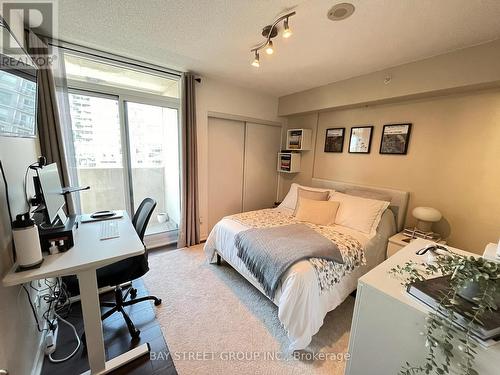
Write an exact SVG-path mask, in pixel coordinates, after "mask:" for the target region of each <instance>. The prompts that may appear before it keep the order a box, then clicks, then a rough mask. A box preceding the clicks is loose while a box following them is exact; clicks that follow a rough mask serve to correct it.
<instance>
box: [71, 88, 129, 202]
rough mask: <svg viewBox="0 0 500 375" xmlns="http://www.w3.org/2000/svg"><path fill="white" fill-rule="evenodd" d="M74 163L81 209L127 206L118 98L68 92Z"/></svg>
mask: <svg viewBox="0 0 500 375" xmlns="http://www.w3.org/2000/svg"><path fill="white" fill-rule="evenodd" d="M69 104H70V113H71V123H72V133H73V145H74V147H73V148H74V150H75V156H74V160H75V164H76V165H75V166H76V172H77V176H78V184H79V185H80V186H87V185H88V186H91V189H90V190H88V191H85V192H84V193H82V194H80V206H81V207H80V209H81V211H82V212H95V211H99V210H104V209H107V210H123V209H126V208H127V202H128V198H127V194H126V185H125V184H124V183H125V182H126V171H125V163H124V154H123V152H122V129H121V125H120V111H119V101H118V98H116V97H112V96H104V95H97V94H89V93H77V92H72V93H70V94H69Z"/></svg>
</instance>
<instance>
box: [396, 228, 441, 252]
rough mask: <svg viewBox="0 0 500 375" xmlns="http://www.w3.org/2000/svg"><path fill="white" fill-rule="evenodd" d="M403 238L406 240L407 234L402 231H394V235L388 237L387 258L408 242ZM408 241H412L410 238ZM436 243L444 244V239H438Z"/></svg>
mask: <svg viewBox="0 0 500 375" xmlns="http://www.w3.org/2000/svg"><path fill="white" fill-rule="evenodd" d="M405 239H406V240H407V239H408V236H405V235H404V234H403V232H399V233H396V234H395V235H394V236H392V237H391V238H389V242H388V243H387V258H389V257H391V256H393V255H394V254H396V253H397V252H398V251H399V250H401V249H402V248H403V247H405V246H406V245H408V244H409V242H408V241H404V240H405ZM410 242H413V240H411V241H410ZM438 244H440V245H446V241H445V240H440V241H438Z"/></svg>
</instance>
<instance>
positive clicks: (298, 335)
mask: <svg viewBox="0 0 500 375" xmlns="http://www.w3.org/2000/svg"><path fill="white" fill-rule="evenodd" d="M276 210H280V211H284V212H285V213H290V212H291V210H288V209H286V208H276ZM247 229H249V227H247V226H245V225H243V224H241V223H239V222H236V221H234V220H231V218H230V217H227V218H224V219H222V220H221V221H219V222H218V223H217V224H216V225H215V226H214V228H213V229H212V231H211V233H210V235H209V236H208V239H207V241H206V244H205V248H204V251H205V255H206V257H207V260H208V261H209V262H215V259H216V253H219V254H220V255H221V256H222V257H223V258H224V260H225V261H227V262H228V263H229V264H230V265H231V266H232V267H233V268H234V269H236V270H237V271H238V272H239V273H240V274H241V275H242V276H243V277H245V278H246V279H247V280H248V281H249V282H250V283H252V284H253V285H254V286H255V287H256V288H257V289H259V290H260V291H261V292H262V293H263V294H264V292H263V289H262V287H261V286H260V284H259V282H258V281H257V280H256V279H255V278H254V277H253V275H252V274H251V273H250V272H249V271H248V269H247V268H246V266H245V264H244V263H243V262H242V261H241V259H240V258H238V256H237V249H236V247H235V245H234V239H235V236H236V234H237V233H238V232H241V231H244V230H247ZM335 229H336V230H337V231H339V232H342V233H345V234H348V235H351V236H353V237H354V238H356V239H357V240H358V241H359V242H360V244H361V245H362V246H363V250H364V254H365V258H366V264H365V265H363V266H360V267H358V268H356V269H355V270H354V271H353V272H351V273H350V274H348V275H346V276H344V277H343V278H342V280H341V281H340V282H339V283H338V284H336V285H335V286H334V287H332V288H331V289H329V290H326V291H321V290H320V286H319V284H318V279H317V274H316V271H315V269H314V267H313V266H312V264H311V263H310V262H309V261H308V260H303V261H300V262H298V263H296V264H294V265H293V266H292V267H290V269H289V270H288V271H287V272H286V273H285V274H284V276H283V277H282V279H281V283H280V286H279V287H278V290H277V292H276V295H275V297H274V299H273V300H272V301H273V303H274V304H275V305H276V306H277V307H278V318H279V320H280V322H281V324H282V326H283V328H284V329H285V331H286V333H287V335H288V338H289V339H290V347H289V349H290V350H300V349H305V348H306V347H307V346H308V345H309V343H310V342H311V340H312V336H313V335H315V334H316V333H317V332H318V331H319V329H320V328H321V326H322V325H323V320H324V317H325V315H326V314H327V313H328V312H329V311H331V310H333V309H335V308H336V307H337V306H338V305H340V304H341V303H342V302H343V301H344V300H345V299H346V298H347V296H349V294H350V293H352V292H353V291H354V290H355V289H356V286H357V281H358V279H359V278H360V277H361V276H362V275H364V274H365V273H366V272H368V271H369V270H371V269H372V268H374V267H375V266H377V265H378V264H380V263H382V262H383V261H384V260H385V256H386V248H387V241H388V239H389V237H390V236H392V235H393V234H394V233H395V232H396V224H395V219H394V215H393V213H392V211H390V210H386V211H385V212H384V214H383V215H382V218H381V220H380V223H379V226H378V228H377V233H376V234H375V235H374V236H373V237H369V236H368V235H366V234H364V233H361V232H358V231H356V230H353V229H350V228H347V227H343V226H339V225H335ZM264 295H265V294H264Z"/></svg>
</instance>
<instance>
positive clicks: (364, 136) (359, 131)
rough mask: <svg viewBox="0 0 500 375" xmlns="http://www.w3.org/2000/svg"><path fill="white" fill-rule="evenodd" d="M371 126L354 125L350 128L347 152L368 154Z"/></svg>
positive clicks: (371, 133) (371, 132)
mask: <svg viewBox="0 0 500 375" xmlns="http://www.w3.org/2000/svg"><path fill="white" fill-rule="evenodd" d="M372 135H373V126H372V125H370V126H356V127H352V128H351V138H350V139H349V152H350V153H351V154H369V153H370V147H371V143H372Z"/></svg>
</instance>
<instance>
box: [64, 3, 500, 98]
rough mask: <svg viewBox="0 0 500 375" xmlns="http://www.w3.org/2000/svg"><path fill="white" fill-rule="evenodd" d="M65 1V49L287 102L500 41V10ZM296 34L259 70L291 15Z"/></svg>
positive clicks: (486, 6) (498, 6)
mask: <svg viewBox="0 0 500 375" xmlns="http://www.w3.org/2000/svg"><path fill="white" fill-rule="evenodd" d="M342 1H346V0H338V1H335V0H184V1H183V0H148V1H144V0H142V1H138V0H120V1H116V0H115V1H111V0H108V1H104V0H85V1H82V0H60V1H59V2H58V4H59V5H58V7H59V35H58V37H59V38H60V39H62V40H65V41H69V42H74V43H79V44H82V45H85V46H89V47H94V48H99V49H102V50H106V51H109V52H114V53H118V54H121V55H125V56H128V57H134V58H136V59H139V60H143V61H147V62H151V63H156V64H160V65H164V66H169V67H172V68H177V69H182V70H192V71H195V72H197V73H199V74H201V75H206V76H211V77H217V78H222V79H224V80H226V81H231V82H233V83H235V84H237V85H239V86H242V87H250V88H253V89H258V90H262V91H266V92H269V93H272V94H274V95H277V96H282V95H285V94H290V93H293V92H297V91H301V90H305V89H309V88H312V87H316V86H320V85H324V84H327V83H330V82H334V81H338V80H342V79H346V78H349V77H353V76H358V75H361V74H366V73H369V72H373V71H377V70H381V69H384V68H388V67H391V66H395V65H399V64H403V63H407V62H410V61H415V60H420V59H423V58H426V57H430V56H433V55H437V54H441V53H444V52H447V51H451V50H455V49H460V48H464V47H468V46H472V45H475V44H480V43H484V42H486V41H490V40H493V39H498V38H500V22H499V20H500V1H499V0H439V1H436V0H350V2H351V3H352V4H354V5H355V7H356V11H355V13H354V14H353V15H352V16H351V17H350V18H348V19H346V20H344V21H340V22H332V21H330V20H328V19H327V17H326V13H327V11H328V10H329V8H330V7H331V6H333V5H334V4H336V3H339V2H342ZM290 8H295V10H296V11H297V15H296V16H294V17H293V18H291V19H290V27H291V28H292V30H293V32H294V34H293V36H292V37H291V38H289V39H283V38H281V37H278V38H276V39H275V50H276V52H275V54H274V55H273V56H264V55H261V67H260V68H259V69H256V68H254V67H252V66H250V62H251V60H252V58H253V56H252V54H251V53H250V51H249V49H250V47H252V46H253V45H254V44H256V43H258V42H260V41H261V36H260V31H261V28H262V27H263V26H265V25H266V24H269V23H270V22H271V21H273V19H274V18H275V17H276V16H277V15H279V14H280V13H282V12H283V11H285V10H286V9H290Z"/></svg>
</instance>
